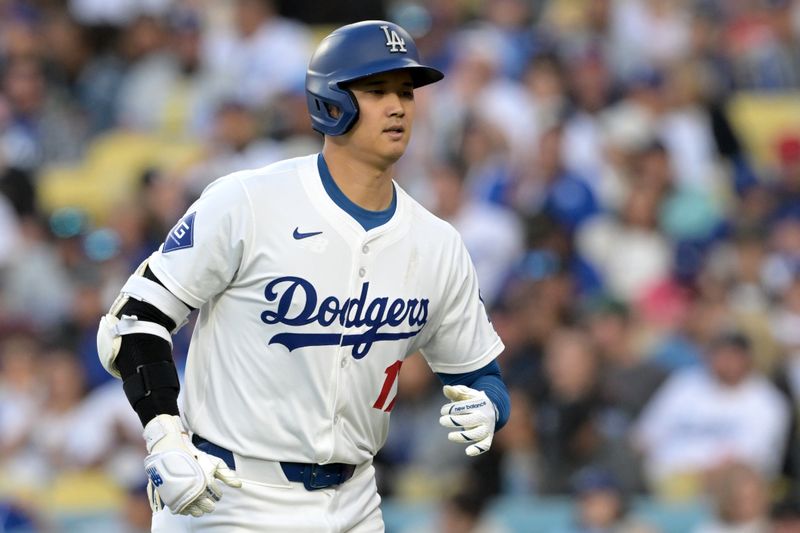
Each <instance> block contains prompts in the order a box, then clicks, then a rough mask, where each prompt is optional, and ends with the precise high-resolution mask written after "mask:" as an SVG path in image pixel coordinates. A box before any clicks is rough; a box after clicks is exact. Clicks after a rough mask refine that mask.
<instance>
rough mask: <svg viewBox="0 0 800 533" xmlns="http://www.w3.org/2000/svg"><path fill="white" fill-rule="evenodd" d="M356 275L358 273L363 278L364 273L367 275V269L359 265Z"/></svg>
mask: <svg viewBox="0 0 800 533" xmlns="http://www.w3.org/2000/svg"><path fill="white" fill-rule="evenodd" d="M358 275H359V276H361V277H362V278H363V277H364V276H366V275H367V269H366V268H364V267H361V268H359V269H358Z"/></svg>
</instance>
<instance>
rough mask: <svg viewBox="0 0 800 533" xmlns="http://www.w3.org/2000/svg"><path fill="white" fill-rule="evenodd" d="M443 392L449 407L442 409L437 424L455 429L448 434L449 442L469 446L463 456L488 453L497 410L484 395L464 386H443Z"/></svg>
mask: <svg viewBox="0 0 800 533" xmlns="http://www.w3.org/2000/svg"><path fill="white" fill-rule="evenodd" d="M443 391H444V395H445V396H447V399H448V400H450V402H451V403H448V404H446V405H444V406H442V411H441V415H442V416H441V418H439V423H440V424H441V425H443V426H444V427H446V428H457V429H458V431H451V432H450V433H449V434H448V435H447V438H448V439H450V440H451V441H452V442H463V443H470V445H469V446H467V449H466V454H467V455H469V456H472V457H474V456H476V455H480V454H482V453H485V452H487V451H489V448H490V447H491V446H492V438H493V437H494V425H495V423H496V422H497V410H496V409H495V407H494V404H493V403H492V402H491V400H489V397H488V396H486V393H485V392H483V391H480V390H475V389H471V388H469V387H467V386H465V385H445V386H444V389H443Z"/></svg>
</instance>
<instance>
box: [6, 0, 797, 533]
mask: <svg viewBox="0 0 800 533" xmlns="http://www.w3.org/2000/svg"><path fill="white" fill-rule="evenodd" d="M283 7H284V6H282V5H281V2H278V1H271V0H226V1H222V2H219V1H211V0H28V1H23V0H0V531H4V529H3V528H4V527H5V528H6V529H5V530H7V531H14V527H17V526H18V527H19V528H23V529H19V530H25V529H24V528H25V527H29V528H34V530H37V528H38V530H43V531H44V530H48V528H54V527H56V526H54V525H53V524H56V523H58V524H60V525H61V527H64V528H66V530H70V527H71V526H69V525H67V526H65V525H64V524H68V523H69V522H68V521H69V517H70V516H72V515H74V514H76V513H77V514H80V513H88V514H91V513H92V512H93V511H95V510H98V509H99V510H109V509H111V510H113V513H114V516H115V517H116V520H117V522H116V524H117V525H116V526H115V527H116V528H117V529H115V531H130V532H134V531H145V530H148V523H149V513H150V511H149V508H148V506H147V503H146V498H145V497H144V496H143V490H144V481H145V478H144V474H143V472H142V470H141V458H142V457H143V453H144V448H143V444H142V442H141V437H140V432H141V426H140V425H139V422H138V419H137V417H136V415H135V413H133V411H132V410H131V409H130V407H129V406H128V404H127V402H126V399H125V397H124V395H123V394H122V389H121V386H120V384H119V382H116V381H115V380H113V379H112V378H111V377H110V376H109V375H107V374H106V372H105V371H104V370H103V369H102V367H101V366H100V363H99V361H98V360H97V354H96V348H95V331H96V325H97V323H98V319H99V317H100V316H101V315H102V314H103V313H105V311H106V310H107V309H108V307H109V306H110V304H111V302H112V301H113V298H114V297H115V296H116V294H117V292H118V290H119V288H120V287H121V286H122V284H123V283H124V281H125V279H126V278H127V276H128V275H129V274H130V273H131V272H132V271H133V269H135V268H136V266H137V265H138V264H139V263H140V262H141V261H142V260H143V259H144V258H145V257H147V256H148V255H149V254H150V252H151V251H152V250H153V249H154V248H156V247H157V246H158V245H159V244H160V243H161V242H163V239H164V237H165V236H166V234H167V233H168V231H169V229H170V228H171V227H172V225H173V224H174V223H175V222H176V221H177V220H178V219H179V218H180V216H181V215H182V213H183V211H184V210H185V208H186V207H187V206H188V205H189V203H190V202H191V201H193V200H194V199H195V198H196V197H197V196H198V195H199V194H200V192H201V191H202V190H203V188H204V187H205V186H206V185H207V184H209V183H210V182H211V181H213V180H214V179H216V178H217V177H220V176H222V175H225V174H227V173H229V172H232V171H235V170H239V169H243V168H255V167H259V166H263V165H266V164H269V163H271V162H274V161H277V160H279V159H283V158H287V157H293V156H298V155H304V154H307V153H312V152H314V151H318V150H319V149H320V148H321V137H320V136H319V135H317V134H315V133H314V132H313V131H311V129H310V122H309V119H308V117H307V113H306V110H305V105H306V103H305V94H304V85H303V84H304V76H305V68H306V64H307V61H308V59H309V56H310V53H311V51H313V49H314V47H315V46H316V43H317V42H318V40H319V38H320V37H321V36H323V35H325V34H326V33H327V32H328V31H329V30H330V29H332V28H333V27H335V26H336V25H338V24H341V23H346V22H351V21H352V20H331V21H330V25H320V24H314V25H310V24H307V23H304V22H303V20H302V17H301V16H298V17H297V18H287V17H285V16H283V15H282V13H283V10H282V8H283ZM373 7H374V3H373ZM381 9H382V11H383V13H382V16H384V17H385V18H390V19H391V20H393V21H395V22H398V23H399V24H401V25H403V26H404V27H405V28H407V29H408V30H409V32H410V33H412V35H414V36H415V38H416V40H417V44H418V45H419V48H420V51H421V54H422V56H423V58H424V59H425V60H426V61H427V62H429V63H431V64H433V65H434V66H436V67H437V68H440V69H441V70H443V71H444V72H445V73H446V78H445V79H444V81H443V82H441V83H439V84H437V85H434V86H431V87H429V88H425V89H422V90H420V91H417V95H416V101H417V119H416V123H415V125H414V135H413V138H412V143H411V145H410V147H409V151H408V153H407V154H406V156H405V157H404V158H403V159H402V160H401V161H400V163H399V164H398V167H397V181H398V183H399V184H400V186H402V187H404V188H405V189H406V190H408V191H409V192H410V193H411V194H412V195H413V196H415V197H416V198H417V199H419V200H420V201H421V202H422V203H423V204H424V205H426V206H427V207H428V208H429V209H431V210H432V211H433V212H435V213H436V214H438V215H439V216H440V217H442V218H444V219H446V220H448V221H449V222H450V223H451V224H453V225H454V226H455V227H456V229H458V230H459V231H460V232H461V234H462V236H463V238H464V241H465V243H466V246H467V248H468V250H469V252H470V254H471V256H472V258H473V261H474V263H475V266H476V269H477V272H478V277H479V279H480V285H481V292H482V296H483V299H484V301H485V303H486V305H487V308H488V309H489V311H490V314H491V317H492V320H493V323H494V325H495V328H496V329H497V331H498V333H499V334H500V335H501V337H502V338H503V340H504V342H505V345H506V350H505V352H504V354H503V355H502V356H501V360H500V363H501V367H502V368H503V374H504V377H505V380H506V382H507V383H508V384H509V387H510V389H511V396H512V401H513V409H512V414H511V419H510V421H509V423H508V425H507V426H506V427H505V428H504V429H503V431H502V432H500V433H499V434H497V436H496V438H495V441H494V445H493V447H492V450H491V451H490V452H489V453H487V454H485V455H483V456H481V457H480V458H479V459H478V460H470V459H468V458H467V457H466V456H464V455H463V449H462V448H461V447H458V446H453V445H452V444H450V443H449V442H448V441H447V439H446V438H445V432H444V430H442V429H441V428H440V427H439V426H438V418H437V416H436V413H438V409H439V406H440V405H441V403H442V402H443V401H444V399H443V397H442V395H441V392H440V384H439V383H438V381H437V380H436V378H435V376H433V374H432V373H431V371H430V369H429V368H428V367H427V365H426V364H425V362H424V360H423V359H422V358H421V357H419V356H413V357H412V358H410V359H409V360H408V361H407V362H406V364H404V365H403V371H402V373H401V379H400V391H399V401H398V402H397V405H396V408H395V409H394V413H393V416H392V427H391V432H390V436H389V439H388V441H387V443H386V446H385V448H384V449H383V450H382V452H381V453H380V454H379V456H378V457H377V459H376V464H377V465H378V474H379V483H380V485H381V486H380V487H379V488H380V491H381V493H382V494H384V495H385V496H386V498H387V501H392V500H395V501H405V502H417V501H437V502H439V501H440V502H442V514H441V523H437V524H434V525H432V526H431V527H432V528H433V530H436V531H504V529H502V526H498V525H493V524H491V523H482V522H481V516H480V510H481V509H483V508H484V507H485V505H487V504H488V503H491V501H493V499H494V498H496V497H504V496H507V497H520V496H521V497H530V498H546V497H550V496H569V497H573V498H575V502H576V508H575V516H574V519H573V523H574V524H573V527H572V528H571V529H569V530H568V531H570V532H574V533H578V532H590V531H592V532H594V531H615V532H619V533H633V532H645V531H656V532H657V531H658V528H657V524H656V525H654V524H647V523H643V522H641V521H640V520H638V519H637V518H636V517H635V516H633V515H632V514H631V513H629V510H630V509H631V505H630V503H631V502H632V501H634V500H635V499H636V498H643V497H644V498H649V499H652V500H653V501H656V502H664V503H665V504H666V503H669V502H686V501H702V502H706V504H707V505H708V509H709V510H710V511H709V514H708V517H707V519H705V520H704V521H703V523H701V524H698V525H697V529H696V531H697V532H698V533H712V532H714V533H723V532H761V531H765V532H766V531H776V532H789V531H798V530H800V529H798V528H800V503H798V502H800V439H799V438H798V437H800V429H799V428H800V424H798V422H800V1H798V0H418V1H409V0H398V1H392V2H384V3H383V4H382V8H381ZM748 110H749V111H748ZM234 334H235V332H232V335H234ZM190 335H191V324H190V325H189V326H187V327H185V328H184V329H183V330H182V331H181V332H180V333H179V335H178V337H177V338H176V341H175V357H176V360H177V362H178V364H179V367H180V366H181V365H182V363H183V361H185V357H186V350H187V346H188V340H189V338H190ZM456 488H458V489H456ZM56 517H58V518H56ZM57 520H61V522H57ZM15 524H17V526H15ZM25 524H28V526H25ZM30 524H33V525H32V526H31V525H30ZM769 524H772V525H771V526H770V525H769ZM74 527H75V528H77V527H78V526H74ZM769 528H773V529H769ZM793 528H794V529H793ZM74 530H75V531H79V529H74Z"/></svg>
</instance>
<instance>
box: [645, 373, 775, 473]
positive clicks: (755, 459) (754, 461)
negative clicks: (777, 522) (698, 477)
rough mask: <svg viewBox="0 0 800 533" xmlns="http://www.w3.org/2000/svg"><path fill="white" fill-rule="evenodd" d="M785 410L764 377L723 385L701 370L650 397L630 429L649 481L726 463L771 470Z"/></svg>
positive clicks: (672, 380) (677, 378) (681, 375)
mask: <svg viewBox="0 0 800 533" xmlns="http://www.w3.org/2000/svg"><path fill="white" fill-rule="evenodd" d="M789 414H790V413H789V409H788V406H787V405H786V403H785V401H784V400H783V398H782V397H781V395H780V393H779V392H778V390H777V389H776V388H775V387H774V386H773V385H772V384H771V383H769V381H767V379H766V378H764V377H762V376H759V375H756V374H751V375H750V376H749V377H747V378H745V380H744V381H742V382H741V383H740V384H739V385H737V386H733V387H731V386H724V385H722V384H721V383H720V382H719V381H717V380H716V379H715V378H714V377H713V375H712V374H710V373H709V372H707V371H705V370H699V369H689V370H683V371H679V373H677V374H675V375H674V376H673V377H672V378H670V379H669V380H668V381H667V383H666V384H665V385H664V386H663V387H662V388H661V389H660V390H659V391H658V392H657V393H656V396H655V397H654V398H653V400H651V402H650V403H649V404H648V405H647V407H646V408H645V410H644V412H643V413H642V415H641V417H640V419H639V421H638V424H637V427H636V428H635V430H634V435H635V439H636V440H637V441H638V443H639V444H640V445H641V447H642V448H643V450H644V459H645V469H646V471H647V474H648V476H649V477H650V479H651V480H652V481H655V482H659V481H663V480H665V479H666V478H668V477H669V476H670V475H672V474H682V473H690V472H699V471H703V470H706V469H709V468H713V467H715V466H718V465H719V464H721V463H724V462H726V461H729V460H738V461H741V462H744V463H746V464H749V465H750V466H752V467H753V468H756V469H757V470H759V471H760V472H762V473H763V474H765V475H768V476H769V475H772V474H774V473H775V472H776V471H777V468H778V466H779V464H778V462H779V461H780V458H781V457H782V456H783V455H782V448H783V446H784V442H785V438H786V432H787V430H788V422H789Z"/></svg>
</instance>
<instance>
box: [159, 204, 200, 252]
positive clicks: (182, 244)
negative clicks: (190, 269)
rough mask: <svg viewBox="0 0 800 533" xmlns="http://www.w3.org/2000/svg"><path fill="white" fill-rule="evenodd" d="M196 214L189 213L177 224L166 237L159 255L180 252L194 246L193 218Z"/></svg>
mask: <svg viewBox="0 0 800 533" xmlns="http://www.w3.org/2000/svg"><path fill="white" fill-rule="evenodd" d="M195 215H196V213H189V214H188V215H186V216H185V217H183V218H182V219H181V220H180V222H178V223H177V224H176V225H175V227H174V228H172V230H171V231H170V232H169V235H167V239H166V240H165V241H164V246H163V247H162V248H161V253H163V254H165V253H167V252H172V251H173V250H182V249H183V248H191V247H192V246H194V216H195Z"/></svg>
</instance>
